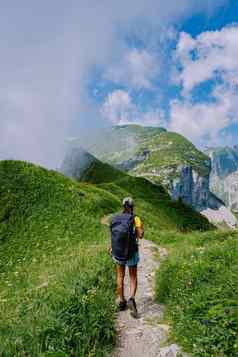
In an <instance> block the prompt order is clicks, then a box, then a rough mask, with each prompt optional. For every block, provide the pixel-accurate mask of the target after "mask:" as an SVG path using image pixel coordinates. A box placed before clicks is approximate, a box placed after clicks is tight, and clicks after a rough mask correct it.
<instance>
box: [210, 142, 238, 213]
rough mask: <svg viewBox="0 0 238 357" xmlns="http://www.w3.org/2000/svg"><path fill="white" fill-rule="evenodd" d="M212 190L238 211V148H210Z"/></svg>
mask: <svg viewBox="0 0 238 357" xmlns="http://www.w3.org/2000/svg"><path fill="white" fill-rule="evenodd" d="M206 153H207V154H208V155H209V157H210V159H211V165H212V169H211V174H210V190H211V191H212V192H213V193H214V194H215V195H217V196H218V197H219V198H220V199H222V200H223V201H224V202H225V204H226V205H227V206H228V207H230V208H231V209H232V210H235V211H238V146H234V147H219V148H209V149H207V150H206Z"/></svg>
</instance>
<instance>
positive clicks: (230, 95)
mask: <svg viewBox="0 0 238 357" xmlns="http://www.w3.org/2000/svg"><path fill="white" fill-rule="evenodd" d="M237 58H238V25H232V26H229V27H224V28H223V29H221V30H220V31H209V32H203V33H201V34H200V35H199V36H197V37H196V38H192V37H191V36H190V35H189V34H187V33H181V34H180V38H179V41H178V44H177V48H176V53H175V61H176V62H177V65H179V70H178V71H177V75H176V78H175V80H176V82H177V83H179V84H180V85H181V89H182V99H180V100H173V101H172V102H171V121H170V129H171V130H174V131H178V132H180V133H182V134H185V135H186V136H188V137H189V138H190V139H192V140H193V141H196V142H199V141H200V142H202V141H207V142H209V143H210V144H217V143H219V137H220V136H221V133H222V130H224V129H226V128H228V127H229V126H230V125H232V124H233V123H238V62H237ZM206 83H208V84H210V85H211V87H212V89H211V90H210V92H209V93H208V95H207V98H206V100H204V99H203V101H202V102H199V101H198V102H196V101H194V98H193V91H194V90H196V89H197V88H199V86H200V85H203V84H206ZM223 140H224V138H223Z"/></svg>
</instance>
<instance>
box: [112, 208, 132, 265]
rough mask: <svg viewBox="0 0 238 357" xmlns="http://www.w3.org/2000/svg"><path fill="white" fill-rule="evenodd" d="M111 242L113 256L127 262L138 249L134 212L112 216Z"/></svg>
mask: <svg viewBox="0 0 238 357" xmlns="http://www.w3.org/2000/svg"><path fill="white" fill-rule="evenodd" d="M111 243H112V256H113V257H114V258H115V259H116V260H119V261H121V262H126V261H127V260H128V259H130V258H131V257H132V256H133V254H134V253H135V252H136V251H137V250H138V245H137V241H136V234H135V230H134V215H133V214H130V213H121V214H118V215H116V216H114V217H113V218H112V222H111Z"/></svg>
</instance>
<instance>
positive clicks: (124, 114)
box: [101, 90, 165, 126]
mask: <svg viewBox="0 0 238 357" xmlns="http://www.w3.org/2000/svg"><path fill="white" fill-rule="evenodd" d="M101 113H102V115H103V117H104V118H105V119H106V120H108V121H109V122H110V123H112V124H116V125H124V124H143V125H152V126H164V125H165V122H164V117H163V112H162V111H160V110H150V111H145V112H144V111H141V110H140V109H139V108H138V106H137V105H136V104H135V103H134V102H133V100H132V98H131V96H130V95H129V93H128V92H126V91H123V90H115V91H113V92H112V93H110V94H109V95H108V96H107V98H106V100H105V102H104V104H103V106H102V109H101Z"/></svg>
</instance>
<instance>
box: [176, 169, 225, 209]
mask: <svg viewBox="0 0 238 357" xmlns="http://www.w3.org/2000/svg"><path fill="white" fill-rule="evenodd" d="M179 172H180V175H179V177H177V178H176V179H173V180H172V182H171V189H170V192H171V195H172V197H173V198H174V199H178V198H181V199H182V200H183V202H185V203H186V204H188V205H190V206H193V207H194V208H196V209H197V210H198V211H203V210H204V209H207V208H208V207H209V208H211V209H218V208H219V207H220V206H221V205H224V204H223V202H222V201H221V200H220V199H218V198H217V197H216V196H215V195H214V194H212V193H211V192H210V190H209V178H208V177H204V176H201V175H199V174H198V173H197V172H196V171H194V170H193V169H192V167H191V166H186V165H184V166H180V167H179Z"/></svg>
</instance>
